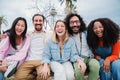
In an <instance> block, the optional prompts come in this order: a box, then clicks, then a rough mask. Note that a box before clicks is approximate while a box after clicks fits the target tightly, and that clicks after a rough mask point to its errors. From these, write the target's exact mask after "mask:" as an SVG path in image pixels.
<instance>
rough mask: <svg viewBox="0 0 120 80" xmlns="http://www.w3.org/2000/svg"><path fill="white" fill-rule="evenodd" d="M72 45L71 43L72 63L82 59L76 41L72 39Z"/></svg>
mask: <svg viewBox="0 0 120 80" xmlns="http://www.w3.org/2000/svg"><path fill="white" fill-rule="evenodd" d="M70 43H71V59H70V61H72V62H75V61H77V59H78V58H80V57H79V55H78V52H77V49H76V46H75V42H74V40H73V39H72V40H71V42H70Z"/></svg>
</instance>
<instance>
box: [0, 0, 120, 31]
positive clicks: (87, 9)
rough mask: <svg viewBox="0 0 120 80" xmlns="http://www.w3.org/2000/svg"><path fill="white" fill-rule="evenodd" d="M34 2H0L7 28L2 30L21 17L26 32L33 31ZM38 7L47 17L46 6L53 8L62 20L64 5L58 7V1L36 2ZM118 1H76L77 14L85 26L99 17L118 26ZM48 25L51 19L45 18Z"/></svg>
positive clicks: (43, 0) (119, 17)
mask: <svg viewBox="0 0 120 80" xmlns="http://www.w3.org/2000/svg"><path fill="white" fill-rule="evenodd" d="M34 1H35V0H0V16H5V19H6V20H7V21H8V26H7V27H6V26H5V25H2V29H4V30H6V29H8V28H10V26H11V24H12V22H13V20H14V19H15V18H16V17H19V16H22V17H25V18H26V19H27V22H28V30H32V29H33V25H32V21H31V17H32V16H33V14H35V13H38V10H36V9H32V8H31V7H34V4H35V3H34ZM38 1H39V4H38V7H39V8H40V9H41V13H42V14H44V15H45V16H48V15H49V10H47V9H48V8H49V7H48V5H51V6H54V7H55V9H56V11H57V16H55V17H54V21H55V20H57V19H63V18H64V17H65V15H64V8H65V4H63V5H60V3H59V2H58V0H38ZM119 4H120V0H77V3H75V5H76V6H77V9H76V10H77V12H78V14H80V15H81V16H82V17H83V19H84V21H85V22H86V24H88V23H89V22H90V21H91V20H93V19H96V18H99V17H108V18H110V19H112V20H113V21H114V22H116V23H117V24H119V25H120V7H119ZM47 19H48V21H49V23H52V21H53V20H52V19H53V17H51V16H49V17H47Z"/></svg>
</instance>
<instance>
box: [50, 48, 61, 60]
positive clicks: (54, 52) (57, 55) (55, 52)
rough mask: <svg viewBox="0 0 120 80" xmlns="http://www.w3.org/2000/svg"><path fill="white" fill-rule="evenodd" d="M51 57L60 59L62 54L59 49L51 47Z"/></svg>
mask: <svg viewBox="0 0 120 80" xmlns="http://www.w3.org/2000/svg"><path fill="white" fill-rule="evenodd" d="M51 57H52V59H53V60H59V59H60V54H59V51H58V50H57V49H51Z"/></svg>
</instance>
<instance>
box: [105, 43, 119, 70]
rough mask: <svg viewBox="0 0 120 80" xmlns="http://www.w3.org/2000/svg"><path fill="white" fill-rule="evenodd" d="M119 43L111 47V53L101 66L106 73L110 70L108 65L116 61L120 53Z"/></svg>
mask: <svg viewBox="0 0 120 80" xmlns="http://www.w3.org/2000/svg"><path fill="white" fill-rule="evenodd" d="M119 48H120V41H118V42H116V43H115V44H114V45H113V47H112V53H111V55H110V56H108V57H107V58H106V59H105V60H104V61H103V66H104V69H105V71H106V72H108V71H109V70H110V63H111V62H112V61H114V60H117V59H118V57H119V53H120V49H119Z"/></svg>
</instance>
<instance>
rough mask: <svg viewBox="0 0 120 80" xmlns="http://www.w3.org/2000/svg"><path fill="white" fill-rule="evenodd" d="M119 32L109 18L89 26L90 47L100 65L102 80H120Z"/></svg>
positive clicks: (96, 21) (117, 27)
mask: <svg viewBox="0 0 120 80" xmlns="http://www.w3.org/2000/svg"><path fill="white" fill-rule="evenodd" d="M119 30H120V28H119V26H118V25H117V24H116V23H114V22H113V21H112V20H110V19H109V18H98V19H95V20H93V21H91V22H90V24H89V25H88V33H87V34H88V36H87V40H88V45H89V47H91V49H92V51H93V53H94V54H95V55H96V56H95V58H96V59H97V60H98V61H99V63H100V80H112V78H111V77H113V80H120V76H119V75H120V60H119V59H118V58H119V55H120V40H119Z"/></svg>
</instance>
